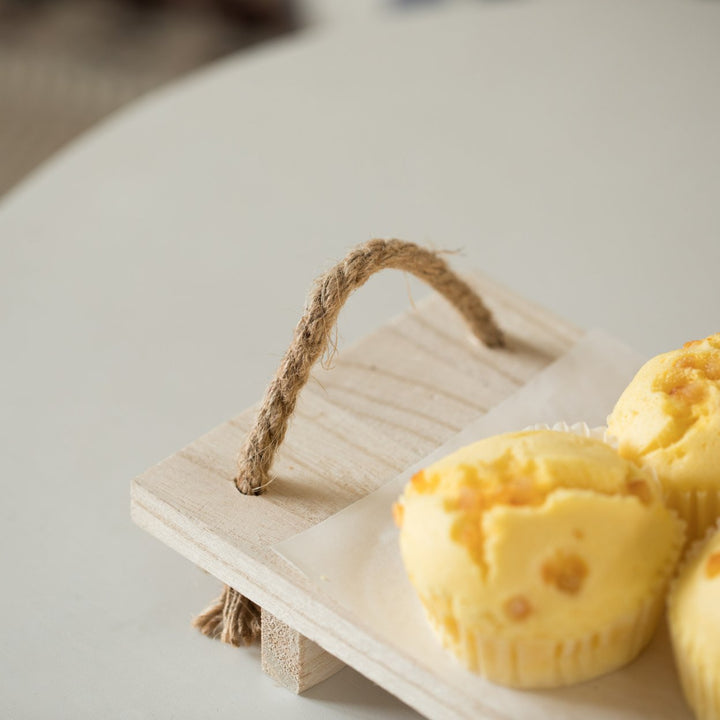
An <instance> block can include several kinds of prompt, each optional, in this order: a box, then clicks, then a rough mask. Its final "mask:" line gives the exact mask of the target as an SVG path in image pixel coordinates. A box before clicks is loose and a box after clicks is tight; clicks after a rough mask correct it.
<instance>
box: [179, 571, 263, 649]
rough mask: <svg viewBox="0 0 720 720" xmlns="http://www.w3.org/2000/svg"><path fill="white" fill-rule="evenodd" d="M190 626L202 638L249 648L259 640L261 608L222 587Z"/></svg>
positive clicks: (233, 591)
mask: <svg viewBox="0 0 720 720" xmlns="http://www.w3.org/2000/svg"><path fill="white" fill-rule="evenodd" d="M192 624H193V627H196V628H197V629H198V630H199V631H200V632H201V633H202V634H203V635H207V636H208V637H210V638H214V639H218V640H221V641H222V642H224V643H228V644H229V645H234V646H235V647H240V645H251V644H252V643H253V642H255V640H258V639H259V638H260V606H259V605H256V604H255V603H254V602H253V601H252V600H248V598H246V597H245V596H244V595H241V594H240V593H239V592H238V591H237V590H233V589H232V588H231V587H229V586H228V585H225V587H224V588H223V591H222V593H221V595H220V597H219V598H218V599H217V600H215V601H214V602H213V603H211V604H210V605H208V607H207V608H206V609H205V610H204V611H203V612H202V613H200V615H198V616H197V617H196V618H195V619H194V620H193V623H192Z"/></svg>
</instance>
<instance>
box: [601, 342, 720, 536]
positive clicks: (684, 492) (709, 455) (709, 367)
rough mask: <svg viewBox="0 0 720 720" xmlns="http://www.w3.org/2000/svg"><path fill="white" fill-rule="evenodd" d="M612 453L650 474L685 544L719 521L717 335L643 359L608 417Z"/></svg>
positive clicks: (719, 372) (719, 345)
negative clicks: (614, 445)
mask: <svg viewBox="0 0 720 720" xmlns="http://www.w3.org/2000/svg"><path fill="white" fill-rule="evenodd" d="M608 431H609V432H610V434H611V435H613V436H614V437H615V438H616V439H617V442H618V449H619V451H620V453H621V454H622V455H623V456H624V457H626V458H629V459H630V460H633V461H635V462H637V463H639V464H643V465H647V466H649V467H651V468H653V469H654V470H655V472H656V473H657V475H658V478H659V479H660V482H661V483H662V485H663V489H664V491H665V496H666V502H667V504H668V505H669V506H670V507H672V508H674V509H675V510H677V512H678V513H679V514H680V516H681V517H683V518H684V519H685V521H686V522H687V535H688V540H693V539H695V538H699V537H702V536H703V535H704V533H705V532H706V530H707V528H708V527H710V526H711V525H713V524H714V522H715V520H716V519H717V518H718V516H720V333H718V334H716V335H711V336H710V337H708V338H706V339H705V340H697V341H693V342H689V343H686V344H685V345H684V346H683V347H682V348H680V349H679V350H673V351H672V352H668V353H665V354H663V355H658V356H657V357H654V358H652V360H649V361H648V362H647V363H646V364H645V365H643V367H642V368H641V369H640V371H639V372H638V373H637V375H636V376H635V377H634V379H633V380H632V382H631V383H630V384H629V385H628V387H627V388H626V389H625V391H624V392H623V394H622V395H621V397H620V399H619V400H618V402H617V404H616V405H615V409H614V410H613V412H612V414H611V415H610V417H609V418H608Z"/></svg>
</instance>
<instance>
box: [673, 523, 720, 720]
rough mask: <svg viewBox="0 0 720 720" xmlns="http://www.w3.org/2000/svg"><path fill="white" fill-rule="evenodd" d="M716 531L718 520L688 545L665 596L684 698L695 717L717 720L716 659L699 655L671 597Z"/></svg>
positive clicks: (719, 671)
mask: <svg viewBox="0 0 720 720" xmlns="http://www.w3.org/2000/svg"><path fill="white" fill-rule="evenodd" d="M716 533H720V521H717V522H716V523H715V524H712V525H710V526H709V527H707V528H706V530H705V532H704V533H703V536H702V537H701V538H700V539H699V540H696V541H695V542H694V543H693V544H692V545H691V547H690V549H689V550H688V552H687V553H686V555H685V558H684V559H683V561H682V563H681V565H680V567H679V569H678V572H677V575H676V577H675V579H674V580H673V582H672V584H671V586H670V591H669V592H668V598H667V609H668V625H669V627H670V639H671V641H672V646H673V654H674V656H675V665H676V667H677V670H678V674H679V676H680V684H681V685H682V688H683V692H684V694H685V699H686V700H687V701H688V704H689V705H690V706H691V707H692V709H693V710H694V712H695V715H696V717H697V718H698V720H720V668H719V667H718V666H717V662H715V663H712V662H710V663H709V662H708V659H707V658H705V657H703V654H702V652H701V651H700V648H699V647H698V645H697V643H696V638H695V637H693V636H692V634H691V633H690V632H688V631H687V629H685V630H683V628H682V627H681V625H682V618H681V617H680V614H679V612H678V609H677V606H676V604H675V600H676V594H677V590H678V586H679V583H680V580H681V578H682V575H683V573H684V572H685V571H686V569H687V568H688V566H689V565H690V564H692V563H693V562H694V561H695V560H696V559H697V557H698V555H700V553H701V552H702V551H703V549H704V548H705V545H706V543H708V542H709V541H710V538H712V537H714V536H715V534H716Z"/></svg>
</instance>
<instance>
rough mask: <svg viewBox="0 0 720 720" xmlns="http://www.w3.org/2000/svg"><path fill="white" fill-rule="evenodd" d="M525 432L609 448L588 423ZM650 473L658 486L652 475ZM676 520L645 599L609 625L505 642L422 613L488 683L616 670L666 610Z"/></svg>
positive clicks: (678, 544)
mask: <svg viewBox="0 0 720 720" xmlns="http://www.w3.org/2000/svg"><path fill="white" fill-rule="evenodd" d="M525 429H526V430H554V431H556V432H569V433H572V434H575V435H581V436H583V437H592V438H596V439H598V440H602V441H603V442H605V443H607V444H609V445H613V442H612V439H611V438H609V436H608V433H607V429H606V428H604V427H597V428H590V427H589V426H588V425H587V424H586V423H574V424H572V425H569V424H568V423H565V422H557V423H555V424H553V425H546V424H537V425H533V426H531V427H529V428H525ZM649 475H650V476H651V478H652V480H653V481H654V482H655V483H656V484H657V486H658V488H659V487H660V483H659V481H658V480H657V477H656V476H655V474H654V472H652V471H650V473H649ZM671 512H672V514H673V515H674V516H675V518H676V520H677V522H678V528H677V530H678V531H677V533H676V537H675V540H674V543H673V545H672V547H671V550H670V551H669V553H668V558H667V561H666V563H665V564H664V565H662V566H661V567H660V568H659V569H658V572H657V575H656V576H655V580H654V582H653V583H652V584H651V586H650V588H649V591H648V593H647V595H646V596H645V597H644V598H643V599H641V600H640V601H639V602H638V605H637V607H636V608H635V609H631V610H629V611H628V612H626V613H625V614H624V615H622V616H620V617H618V618H617V619H616V620H615V621H614V622H613V623H610V624H608V625H606V626H604V627H599V628H597V629H595V630H594V631H593V632H592V633H587V634H584V635H581V636H579V637H577V638H547V637H545V638H543V637H525V638H507V637H503V636H501V635H492V634H489V633H487V634H486V633H479V632H476V631H473V630H471V629H468V628H464V627H460V626H458V625H453V626H452V631H450V630H449V629H448V626H447V622H446V618H447V615H446V613H445V612H444V610H441V609H440V608H438V611H439V612H438V613H437V615H436V614H435V613H434V612H433V607H432V605H431V603H428V604H425V603H424V609H425V615H426V617H427V618H428V620H429V622H430V625H431V626H432V628H433V630H434V631H435V633H436V634H437V635H438V636H439V637H440V639H441V641H442V644H443V646H444V647H446V648H447V649H449V650H450V651H451V652H452V653H453V654H454V655H455V656H456V657H457V658H458V659H459V660H460V662H461V663H462V664H464V665H465V666H466V667H467V668H468V669H469V670H471V671H473V672H475V673H478V674H479V675H481V676H483V677H485V678H486V679H488V680H490V681H491V682H495V683H498V684H501V685H507V686H509V687H515V688H524V689H532V688H535V689H538V688H552V687H561V686H563V685H571V684H574V683H578V682H583V681H585V680H590V679H591V678H594V677H597V676H599V675H604V674H605V673H608V672H611V671H613V670H616V669H618V668H620V667H622V666H623V665H626V664H627V663H629V662H631V661H632V660H633V659H634V658H635V657H636V656H637V655H638V654H639V653H640V651H641V650H642V649H643V648H644V647H645V646H646V645H647V644H648V642H650V639H651V638H652V636H653V635H654V633H655V630H656V629H657V626H658V623H659V621H660V619H661V617H662V614H663V610H664V606H665V593H666V591H667V587H668V584H669V582H670V579H671V577H672V576H673V573H674V572H675V568H676V566H677V562H678V559H679V557H680V554H681V552H682V548H683V546H684V543H685V533H684V532H683V526H684V523H683V522H682V521H681V520H680V519H679V518H678V517H677V513H675V512H673V511H671Z"/></svg>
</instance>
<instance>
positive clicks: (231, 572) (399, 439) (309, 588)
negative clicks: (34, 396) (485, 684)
mask: <svg viewBox="0 0 720 720" xmlns="http://www.w3.org/2000/svg"><path fill="white" fill-rule="evenodd" d="M469 280H470V282H471V284H473V285H474V286H475V287H476V288H477V289H478V291H479V292H480V293H481V295H482V297H483V299H484V300H485V301H486V302H487V304H488V306H489V307H490V308H491V309H492V310H493V312H494V313H495V315H496V318H497V320H498V322H499V324H500V325H501V327H503V329H504V330H505V331H506V333H507V335H508V339H509V343H508V347H507V348H505V349H502V350H489V349H487V348H485V347H483V346H482V345H480V344H479V343H478V342H477V341H475V340H474V339H473V338H472V337H471V336H470V335H469V333H468V332H467V331H466V329H465V326H464V325H463V323H462V321H461V319H460V318H459V316H457V315H456V313H455V311H454V310H453V309H452V308H451V307H450V306H449V305H447V303H445V301H444V300H443V299H442V298H440V297H438V296H431V297H430V298H428V299H427V300H425V301H423V302H422V303H420V304H419V305H418V307H417V308H416V309H414V310H413V311H411V312H408V313H406V314H404V315H402V316H401V317H399V318H395V319H393V320H391V321H390V322H388V323H387V324H385V325H383V326H382V327H381V328H379V329H378V330H377V331H375V332H374V333H372V334H370V335H368V336H367V337H365V338H364V339H363V340H361V341H360V342H359V343H357V344H356V345H354V346H353V347H350V348H348V349H346V350H344V351H343V352H342V353H341V354H340V355H339V356H338V358H337V359H336V360H335V362H334V367H332V369H330V370H325V369H322V368H317V369H316V370H315V371H314V372H313V375H312V379H311V381H310V382H309V383H308V385H307V387H306V388H305V389H304V390H303V392H302V395H301V398H300V401H299V403H298V407H297V411H296V413H295V416H294V419H293V421H292V424H291V427H290V430H289V431H288V434H287V437H286V440H285V442H284V444H283V446H282V447H281V449H280V451H279V453H278V458H277V460H276V463H275V466H274V468H273V475H274V476H275V478H276V479H275V480H274V482H273V484H272V485H271V486H270V487H269V488H268V490H267V492H266V493H265V494H264V495H262V496H260V497H246V496H242V495H240V494H239V493H238V492H237V490H236V489H235V487H234V485H233V483H232V477H233V473H234V471H235V461H236V457H237V453H238V450H239V448H240V446H241V443H242V440H243V438H244V436H245V434H246V433H247V431H248V430H249V429H250V426H251V424H252V422H253V419H254V416H255V408H249V409H248V410H246V411H245V412H243V413H241V414H240V415H239V416H237V417H236V418H233V419H232V420H230V421H228V422H226V423H224V424H222V425H220V426H218V427H217V428H215V429H214V430H212V431H210V432H209V433H208V434H206V435H204V436H203V437H201V438H199V439H197V440H195V441H194V442H193V443H191V444H190V445H188V446H187V447H185V448H183V449H182V450H180V451H179V452H177V453H176V454H175V455H172V456H171V457H169V458H167V459H165V460H163V461H162V462H160V463H159V464H157V465H155V466H154V467H152V468H150V469H148V470H147V471H146V472H145V473H143V474H142V475H140V476H139V477H138V478H136V479H135V480H134V481H133V484H132V497H131V508H132V517H133V520H134V521H135V522H136V523H137V524H138V525H140V526H141V527H143V528H144V529H146V530H148V531H149V532H150V533H152V534H153V535H155V536H156V537H158V538H159V539H160V540H162V541H163V542H164V543H166V544H167V545H169V546H170V547H172V548H174V549H175V550H177V551H178V552H180V553H181V554H182V555H184V556H185V557H187V558H188V559H189V560H191V561H192V562H193V563H195V564H197V565H199V566H200V567H202V568H204V569H205V570H207V571H208V572H210V573H211V574H213V575H214V576H215V577H217V578H218V579H219V580H221V581H222V582H224V583H227V584H228V585H230V586H232V587H234V588H236V589H237V590H238V591H239V592H241V593H243V594H244V595H246V596H248V597H249V598H250V599H251V600H253V601H254V602H256V603H258V604H259V605H260V606H261V607H262V608H263V610H264V611H265V612H267V613H271V614H272V616H274V618H275V619H276V620H277V621H278V622H279V623H285V624H287V625H288V626H290V627H291V628H293V629H295V630H296V631H298V632H299V633H301V634H302V635H304V636H305V637H306V638H309V639H310V640H312V641H314V642H315V643H317V644H318V645H319V646H320V647H322V648H324V649H325V650H327V651H328V652H329V653H332V655H334V656H335V657H336V658H338V659H340V660H342V661H343V662H345V663H347V664H349V665H351V666H353V667H354V668H356V669H357V670H359V671H360V672H362V673H363V674H365V675H366V676H368V677H370V678H371V679H372V680H374V681H375V682H377V683H378V684H380V685H381V686H383V687H385V688H386V689H387V690H389V691H390V692H392V693H394V694H395V695H397V696H398V697H400V698H401V699H403V700H404V701H405V702H407V703H408V704H410V705H411V706H413V707H415V708H416V709H417V710H419V711H420V712H422V713H424V714H426V715H427V716H429V717H438V718H440V717H465V716H466V714H467V716H468V717H471V716H472V717H478V711H482V710H483V709H482V708H465V709H460V708H455V707H453V703H452V689H451V688H447V687H442V686H441V685H439V684H438V682H437V681H436V680H435V679H434V678H433V677H432V676H425V674H424V673H420V672H418V669H417V668H416V667H414V666H413V663H412V661H411V660H410V659H409V658H407V657H404V656H402V655H401V654H399V653H397V652H396V651H393V650H391V649H389V648H387V647H386V646H385V645H384V644H383V639H382V637H378V636H377V634H376V633H374V632H373V629H372V628H368V627H365V626H364V625H363V624H362V623H361V622H359V621H358V619H357V618H353V617H350V616H349V615H348V614H347V612H346V611H345V610H344V609H343V608H342V607H341V606H338V605H337V604H336V603H334V602H332V601H331V600H329V599H328V598H326V597H324V596H323V595H322V592H321V591H320V590H319V589H318V588H316V587H315V586H314V585H312V584H311V583H310V581H309V580H308V579H307V578H306V577H305V576H304V575H303V574H302V573H300V572H299V571H298V570H297V569H296V568H294V567H293V566H291V565H290V564H289V563H287V562H286V561H285V560H284V559H283V558H281V557H280V556H278V555H276V554H275V553H274V552H273V551H272V549H271V546H272V545H273V544H274V543H276V542H279V541H280V540H284V539H286V538H288V537H290V536H292V535H294V534H296V533H298V532H301V531H302V530H305V529H307V528H308V527H311V526H313V525H315V524H317V523H318V522H321V521H322V520H324V519H325V518H327V517H329V516H330V515H332V514H334V513H336V512H338V511H339V510H341V509H343V508H344V507H346V506H347V505H349V504H350V503H352V502H354V501H355V500H358V499H359V498H361V497H363V496H364V495H366V494H367V493H369V492H372V491H373V490H375V489H377V488H378V487H379V486H380V485H382V484H383V483H385V482H387V481H389V480H391V479H392V478H393V477H395V476H396V475H397V474H398V473H400V472H402V471H403V470H404V469H405V468H406V467H408V466H409V465H411V464H412V463H414V462H416V461H417V460H419V459H421V458H422V457H424V456H425V455H427V454H428V453H430V452H431V451H432V450H433V449H435V448H436V447H438V446H439V445H441V444H442V443H443V442H445V441H446V440H447V439H448V438H449V437H450V436H451V435H453V434H454V433H455V432H457V431H458V430H460V429H461V428H463V427H464V426H465V425H467V424H468V423H470V422H472V421H473V420H475V419H477V418H478V417H480V416H481V415H483V414H484V413H485V412H487V411H488V410H489V409H490V408H492V407H494V406H495V405H497V404H498V403H499V402H500V401H502V400H503V399H504V398H506V397H507V396H508V395H510V394H511V393H513V392H514V391H515V390H516V389H517V388H518V387H520V386H521V385H523V384H524V383H525V382H527V380H529V379H530V378H531V377H532V376H533V375H535V374H536V373H537V372H538V371H539V370H541V369H542V368H543V367H545V366H546V365H547V364H549V363H550V362H552V361H553V360H554V359H555V358H556V357H558V356H559V355H561V354H562V353H564V352H565V351H566V350H567V349H568V347H570V346H571V345H572V344H573V343H574V342H575V341H576V340H577V339H578V337H579V336H580V334H581V333H580V331H579V330H578V329H577V328H575V327H573V326H572V325H570V324H569V323H567V322H565V321H563V320H561V319H559V318H557V317H555V316H553V315H551V314H550V313H548V312H547V311H545V310H543V309H541V308H539V307H537V306H535V305H533V304H531V303H529V302H528V301H526V300H524V299H522V298H520V297H519V296H517V295H515V294H513V293H512V292H510V291H508V290H507V289H504V288H502V287H499V286H498V285H496V284H494V283H492V282H490V281H489V280H487V279H486V278H483V277H481V276H479V275H476V276H472V277H471V278H469ZM313 652H314V651H313ZM313 657H315V658H316V655H313ZM322 664H323V665H324V667H325V668H331V667H332V663H330V662H329V661H327V662H326V661H325V660H323V661H322ZM485 716H486V717H491V715H485Z"/></svg>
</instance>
